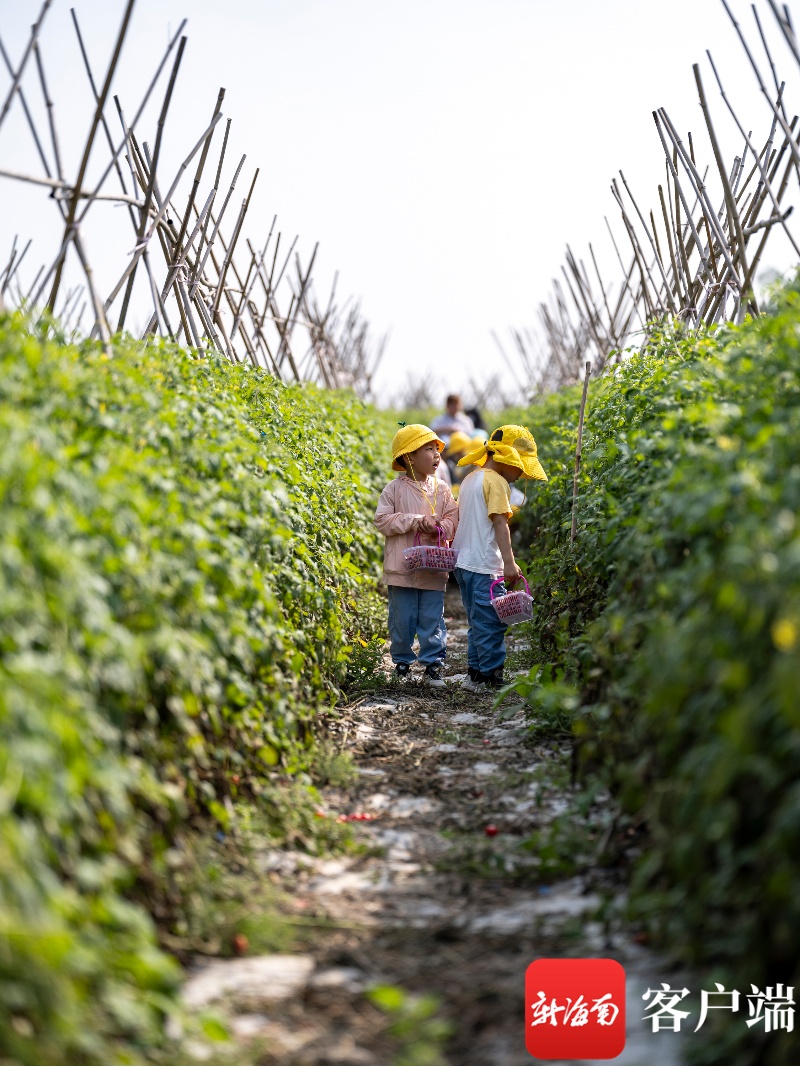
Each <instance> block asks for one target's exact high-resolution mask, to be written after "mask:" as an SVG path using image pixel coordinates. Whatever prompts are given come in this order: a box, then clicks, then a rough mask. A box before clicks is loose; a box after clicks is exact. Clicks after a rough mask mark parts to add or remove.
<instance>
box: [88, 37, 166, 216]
mask: <svg viewBox="0 0 800 1067" xmlns="http://www.w3.org/2000/svg"><path fill="white" fill-rule="evenodd" d="M185 25H186V19H183V20H182V21H181V24H180V26H178V29H177V31H176V32H175V34H174V35H173V37H172V39H171V40H170V42H169V43H168V45H167V49H166V51H165V53H164V55H163V56H162V57H161V62H160V63H159V64H158V67H157V68H156V72H155V74H154V75H153V77H152V79H151V80H150V84H149V86H148V87H147V91H146V92H145V94H144V97H143V98H142V101H141V103H140V104H139V107H138V109H137V111H136V114H135V115H134V116H133V119H132V120H131V124H130V130H131V131H133V130H134V129H135V128H136V123H137V122H138V121H139V119H140V118H141V116H142V112H143V111H144V109H145V107H146V106H147V102H148V101H149V99H150V97H151V95H152V92H153V90H154V89H155V87H156V83H157V82H158V79H159V77H160V76H161V71H162V70H163V69H164V67H165V66H166V63H167V60H168V59H169V57H170V55H171V54H172V49H173V48H174V47H175V45H176V43H177V42H178V40H179V38H180V36H181V33H182V32H183V28H184V26H185ZM115 100H116V98H115ZM117 107H118V108H119V103H118V102H117ZM126 129H127V127H123V137H122V140H121V141H120V143H119V144H118V145H117V147H116V149H115V150H114V152H113V154H112V156H111V159H110V161H109V163H108V165H107V166H106V169H105V170H104V171H103V173H102V174H101V175H100V178H99V179H98V182H97V185H95V187H94V193H93V194H92V195H91V196H90V197H88V198H87V199H88V201H89V202H88V203H87V205H86V207H85V208H84V209H83V211H82V212H81V214H80V215H79V216H78V222H79V223H80V222H83V219H84V217H85V216H86V212H87V211H88V210H89V208H90V207H91V206H92V203H93V201H94V200H95V199H97V196H98V194H99V192H100V190H101V189H102V187H103V185H104V184H105V180H106V178H107V177H108V176H109V174H110V173H111V171H112V170H113V168H114V166H115V163H116V160H117V158H118V157H119V154H120V153H121V152H122V150H123V149H124V148H125V147H126V146H127V144H128V136H127V132H126Z"/></svg>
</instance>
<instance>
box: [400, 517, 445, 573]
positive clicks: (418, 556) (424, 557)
mask: <svg viewBox="0 0 800 1067" xmlns="http://www.w3.org/2000/svg"><path fill="white" fill-rule="evenodd" d="M436 536H437V538H438V541H439V543H438V545H421V544H420V540H421V537H420V534H419V532H418V533H417V535H416V536H415V538H414V545H413V547H412V548H404V549H403V555H404V556H405V561H406V567H408V569H409V570H410V571H452V570H453V569H454V568H455V567H456V565H457V561H458V549H457V548H448V547H447V542H446V541H445V543H444V545H443V544H442V528H441V526H437V527H436Z"/></svg>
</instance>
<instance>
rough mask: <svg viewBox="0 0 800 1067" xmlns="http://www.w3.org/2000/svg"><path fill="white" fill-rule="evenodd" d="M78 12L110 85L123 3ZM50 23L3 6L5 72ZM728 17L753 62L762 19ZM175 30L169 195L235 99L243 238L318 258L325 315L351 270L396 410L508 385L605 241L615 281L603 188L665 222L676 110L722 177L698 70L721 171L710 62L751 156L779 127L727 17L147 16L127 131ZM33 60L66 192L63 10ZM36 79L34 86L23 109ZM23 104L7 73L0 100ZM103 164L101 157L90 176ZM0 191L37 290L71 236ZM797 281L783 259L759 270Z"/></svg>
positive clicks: (408, 12) (497, 5) (5, 0)
mask: <svg viewBox="0 0 800 1067" xmlns="http://www.w3.org/2000/svg"><path fill="white" fill-rule="evenodd" d="M73 3H74V6H75V8H76V10H77V13H78V17H79V19H80V21H81V26H82V29H83V32H84V34H85V37H86V40H87V47H88V50H89V53H90V56H91V58H92V62H93V64H94V66H95V71H96V77H97V78H98V80H102V76H103V75H104V73H105V69H106V66H107V63H108V58H109V54H110V50H111V47H112V45H113V41H114V38H115V35H116V32H117V30H118V27H119V22H120V19H121V16H122V11H123V6H124V5H123V2H122V0H73ZM39 6H40V5H39V2H38V0H36V2H28V0H13V2H12V0H0V33H2V38H3V43H4V44H5V46H6V49H7V50H8V52H9V53H10V56H11V58H12V62H14V63H15V64H16V63H17V62H18V60H19V57H20V55H21V51H22V48H23V47H24V42H25V39H26V34H27V29H28V26H29V25H30V24H31V23H32V22H33V21H34V19H35V18H36V15H37V14H38V10H39ZM732 7H733V9H734V11H735V12H736V13H737V16H738V17H739V19H740V20H741V21H742V24H743V25H745V26H746V27H747V31H748V38H749V40H750V41H751V43H752V45H753V47H754V48H755V46H756V43H757V41H758V37H757V33H756V32H755V30H754V23H753V20H752V15H751V13H750V7H749V3H746V2H743V0H732ZM759 12H760V15H761V17H762V21H763V23H764V25H765V27H766V28H767V30H768V34H769V39H770V42H771V43H772V44H774V49H775V56H776V58H777V61H778V66H779V72H780V73H781V75H782V76H783V77H786V78H787V79H788V81H789V84H790V88H789V89H788V90H787V101H788V109H789V112H790V115H791V114H792V113H793V110H792V109H793V107H797V106H798V105H800V92H798V89H797V83H798V77H797V70H798V68H797V64H796V63H795V61H794V60H793V59H792V58H791V56H790V54H789V52H788V49H787V48H786V47H785V45H784V43H783V41H782V40H781V39H780V37H779V35H778V32H777V27H776V26H775V23H774V19H773V17H772V15H771V13H770V12H769V8H768V6H767V4H766V3H765V2H764V0H759ZM183 16H187V17H188V19H189V23H188V27H187V31H186V32H187V33H188V37H189V41H188V46H187V50H186V54H185V57H184V61H183V66H182V68H181V72H180V75H179V79H178V88H177V91H176V95H175V98H174V101H173V104H172V107H171V110H170V114H169V119H168V129H167V138H166V143H167V146H168V147H167V152H166V158H165V162H164V171H163V173H164V175H165V176H168V175H171V174H172V173H174V170H175V167H176V166H177V163H178V162H179V161H180V159H181V158H182V156H183V155H184V154H185V153H186V151H188V148H189V147H190V146H191V145H192V144H193V143H194V141H195V140H196V139H197V137H198V136H199V135H200V133H202V130H203V129H204V127H205V125H206V123H207V121H208V118H209V116H210V114H211V112H212V110H213V106H214V101H215V99H216V94H217V90H218V88H219V86H221V85H223V86H225V88H226V90H227V95H226V98H225V104H224V114H225V116H226V118H227V117H231V118H232V119H233V127H232V138H233V140H232V144H231V150H230V152H229V159H230V160H234V161H235V159H236V158H238V155H240V154H241V153H242V152H247V154H248V160H247V164H246V168H245V171H244V177H243V178H242V179H241V183H242V185H243V186H244V185H245V184H246V183H249V180H250V177H251V176H252V169H253V167H254V166H256V165H258V166H260V167H261V176H260V178H259V185H258V186H257V189H256V195H255V197H254V201H253V204H252V207H251V212H250V216H249V218H248V222H247V225H246V232H247V233H248V235H249V236H251V239H252V241H253V244H254V245H259V244H263V240H264V237H265V236H266V232H267V230H268V228H269V224H270V222H271V219H272V216H273V214H275V213H277V215H278V226H279V227H280V228H281V230H282V231H283V232H284V234H285V235H288V237H289V239H291V238H292V237H293V236H294V235H295V234H299V235H300V243H299V247H300V249H301V254H302V258H303V260H304V261H305V260H306V259H307V257H308V255H309V254H310V252H311V249H312V248H313V246H314V243H315V242H316V241H319V242H320V252H319V256H318V267H317V269H316V271H315V277H316V279H317V289H318V293H319V296H320V299H321V300H322V299H324V298H325V297H326V296H327V291H328V288H329V285H330V280H331V279H332V276H333V273H334V271H335V270H337V269H338V270H339V273H340V283H339V293H340V295H341V296H346V295H348V294H353V295H354V296H355V297H356V298H358V299H360V301H361V305H362V309H363V311H364V313H365V314H366V316H367V318H368V319H369V320H370V322H371V324H372V330H373V333H374V334H375V335H376V336H377V335H379V334H381V333H383V332H384V331H386V330H391V339H390V342H389V345H388V348H387V351H386V356H385V358H384V362H383V365H382V367H381V371H380V373H379V376H378V387H379V391H380V394H381V396H382V398H383V399H384V400H390V399H391V398H392V397H393V396H394V395H396V394H397V392H398V390H399V389H400V388H401V386H402V385H403V383H404V382H405V380H406V379H407V377H408V376H409V374H410V375H413V376H419V375H422V376H428V375H432V376H433V377H434V379H435V380H436V381H437V384H438V385H439V386H440V387H441V390H442V392H443V393H444V392H447V391H451V390H455V391H458V390H461V391H462V392H463V393H464V394H465V399H467V400H468V399H469V392H470V388H469V379H470V376H474V377H475V378H477V379H479V380H481V379H484V378H485V377H486V376H487V374H488V373H491V372H494V371H503V372H504V376H505V377H506V378H508V375H507V374H505V371H504V367H503V366H502V363H501V362H500V359H499V356H498V354H497V350H496V348H495V346H494V343H493V341H492V339H491V336H490V331H491V330H492V329H494V330H496V331H497V332H498V333H499V334H501V335H503V334H504V333H505V332H506V330H507V328H508V326H509V325H515V326H519V327H525V326H530V325H532V324H533V323H534V322H535V320H536V308H537V305H538V303H539V302H540V301H541V300H543V299H545V298H546V297H547V294H548V290H549V287H550V279H551V278H552V277H553V276H554V275H555V274H557V273H558V272H559V270H560V266H561V263H562V262H563V257H564V248H565V245H566V244H567V243H568V242H569V243H570V245H571V246H572V248H573V250H574V251H575V252H576V254H577V255H579V256H584V257H586V256H587V255H588V253H587V247H588V242H589V241H592V242H593V244H594V246H595V250H596V252H597V253H598V254H599V256H600V257H601V262H602V264H603V265H604V269H607V270H608V274H609V276H612V275H613V277H614V280H615V281H616V278H617V274H618V271H615V270H614V269H613V267H614V263H615V260H614V256H613V249H612V248H611V245H610V242H609V240H608V237H607V233H606V228H605V223H604V221H603V216H604V215H608V217H609V219H610V220H611V221H612V224H613V225H614V227H615V230H616V232H617V239H618V242H619V243H620V244H621V247H622V241H623V240H624V238H623V233H622V230H621V227H620V225H619V223H618V221H617V220H618V211H617V210H616V208H615V204H614V201H613V199H612V197H611V194H610V192H609V183H610V180H611V178H612V177H613V176H614V175H616V174H617V172H618V170H619V168H622V169H623V171H624V172H625V176H626V178H627V179H628V181H629V183H630V184H631V186H632V188H633V190H634V192H635V194H636V195H637V196H638V197H640V202H641V204H642V205H643V206H644V205H646V206H647V207H648V208H649V207H650V206H653V207H656V206H657V189H656V186H657V183H658V182H659V181H663V174H664V170H663V167H664V163H663V154H662V152H661V148H660V144H659V142H658V137H657V134H656V131H655V127H654V125H653V120H652V117H651V112H652V110H653V109H654V108H656V107H658V106H664V107H666V109H667V111H668V112H669V114H670V116H671V118H672V120H673V122H674V123H675V125H676V126H678V127H679V128H680V129H681V130H682V131H684V132H685V131H686V130H689V129H691V130H692V131H693V133H695V135H696V136H697V140H698V150H699V151H700V153H701V156H702V157H703V159H704V160H706V161H707V162H709V163H712V166H713V160H712V157H711V153H710V150H709V149H708V148H707V147H706V142H705V139H704V138H701V136H700V135H701V133H702V132H703V119H702V114H701V112H700V108H699V106H698V104H697V94H696V89H695V84H694V78H693V75H692V69H691V68H692V63H693V62H702V69H703V76H704V81H705V85H706V91H707V94H708V96H709V99H710V101H711V106H712V109H713V114H714V118H715V123H717V128H718V132H719V134H720V136H721V137H722V140H723V145H724V147H725V152H726V159H727V162H728V165H730V163H731V162H732V160H733V155H734V153H735V152H738V151H740V147H741V146H740V138H739V136H738V134H736V135H735V136H733V135H732V129H733V128H732V123H731V121H730V120H729V119H728V117H727V113H726V112H725V109H724V105H723V104H722V101H721V99H720V97H719V95H718V92H717V90H716V86H715V85H714V83H713V76H712V74H711V71H710V69H709V67H708V64H707V61H706V59H705V48H706V47H710V48H711V49H712V52H713V54H714V57H715V60H716V61H717V63H718V67H719V68H720V72H721V75H722V78H723V81H724V82H725V83H726V88H727V89H728V92H729V95H730V96H731V98H732V101H733V102H734V104H735V105H736V106H737V109H738V108H741V111H742V115H743V117H745V116H746V117H747V123H748V125H751V126H752V128H753V129H754V131H755V134H754V139H755V140H756V141H758V142H759V144H763V141H764V140H765V139H766V134H767V131H768V128H769V123H770V112H769V110H768V108H767V105H766V103H765V102H764V101H763V100H762V98H761V97H760V94H759V92H758V88H757V85H756V82H755V79H754V77H753V75H752V73H751V71H750V68H749V66H748V65H747V63H746V59H745V57H744V53H743V52H742V50H741V47H740V45H739V44H738V42H737V40H736V38H735V35H734V32H733V29H732V27H731V25H730V23H729V22H728V19H727V16H726V15H725V12H724V9H723V7H722V4H721V3H720V0H647V2H643V0H603V3H598V2H597V0H572V2H571V3H556V2H554V0H491V2H490V0H225V2H224V3H220V2H219V0H215V2H213V3H212V2H211V0H138V2H137V4H136V7H135V9H134V15H133V21H132V25H131V28H130V30H129V34H128V40H127V42H126V46H125V53H124V62H123V64H122V67H121V68H120V71H119V76H118V78H117V80H116V81H115V84H114V91H117V92H119V93H120V95H121V97H122V101H123V106H124V107H125V110H126V113H127V114H128V116H130V114H131V113H132V112H133V111H134V110H135V108H136V107H137V106H138V103H139V99H140V96H141V93H142V91H143V88H144V86H145V85H146V84H147V82H148V81H149V78H150V72H151V71H152V70H153V68H154V66H155V64H156V62H157V61H158V58H160V55H161V52H162V49H163V47H164V46H165V44H166V41H167V39H168V35H169V33H170V32H174V31H175V29H176V28H177V25H178V23H179V21H180V19H181V18H182V17H183ZM796 21H798V22H800V11H797V12H796ZM751 27H753V29H751ZM42 54H43V57H44V61H45V69H46V71H47V75H48V80H49V84H50V92H51V96H52V97H53V99H54V101H55V105H56V107H55V118H56V123H57V127H58V132H59V139H60V142H61V146H62V153H63V156H64V158H65V169H66V171H67V172H68V173H70V174H72V173H74V172H75V171H76V170H77V164H78V159H79V156H80V151H81V148H82V146H83V142H84V139H85V136H86V133H87V131H88V128H89V125H90V122H91V118H92V112H93V108H92V103H91V99H90V97H89V94H88V89H87V88H86V85H85V81H86V79H85V74H84V72H83V68H82V66H81V65H80V59H79V55H78V52H77V46H76V43H75V35H74V31H73V29H72V25H71V21H70V17H69V3H68V0H54V4H53V8H52V10H51V12H50V14H49V15H48V17H47V20H46V22H45V29H44V33H43V36H42ZM762 55H763V53H759V59H760V58H761V56H762ZM764 72H765V74H766V75H768V74H769V71H768V68H766V65H764ZM32 74H33V68H31V70H30V71H29V75H28V77H27V79H26V81H25V83H24V84H25V86H26V92H27V93H28V95H29V96H30V97H32V98H33V97H34V96H35V95H36V94H35V90H36V88H37V84H36V82H35V81H33V80H31V75H32ZM9 85H10V79H8V77H7V75H6V74H5V72H4V71H2V70H0V97H2V98H3V99H4V98H5V94H6V92H7V90H8V86H9ZM162 92H163V89H159V90H158V91H157V93H156V97H157V105H160V100H161V96H162ZM37 105H38V99H37ZM40 113H41V114H42V115H44V112H43V111H41V112H40ZM112 114H113V111H112ZM155 115H156V110H155V108H152V109H151V110H150V111H149V112H148V114H147V116H146V118H147V122H146V123H145V125H144V126H143V130H147V131H149V140H150V141H151V143H152V140H153V139H154V133H155V131H154V126H155ZM40 128H41V130H42V131H45V130H46V126H45V120H44V118H43V119H42V124H41V127H40ZM143 136H145V135H144V134H143ZM101 147H102V148H104V146H101ZM105 158H107V157H105ZM105 158H104V156H103V151H101V148H100V147H98V150H97V161H98V162H100V161H102V162H103V163H104V162H105ZM0 167H6V168H9V169H16V170H26V171H28V172H31V173H35V174H41V167H40V165H39V164H38V162H37V161H36V159H35V156H34V154H33V149H32V145H31V140H30V137H29V135H28V134H27V132H26V130H25V128H24V127H23V126H22V124H21V121H20V113H19V105H18V104H15V108H14V112H13V113H12V115H10V116H9V119H8V121H7V122H6V124H5V125H4V126H3V127H2V129H0ZM191 169H192V168H190V172H191ZM159 170H160V172H161V168H159ZM161 180H162V184H165V179H164V178H162V179H161ZM189 181H190V178H189ZM187 187H188V182H187ZM0 190H2V194H3V201H2V204H3V211H2V217H0V260H2V262H3V265H4V264H5V261H6V258H7V255H8V250H9V249H10V245H11V240H12V238H13V235H14V233H19V234H20V235H21V236H22V237H23V238H24V239H25V238H27V237H28V236H33V237H34V238H35V244H34V247H33V248H32V249H31V251H30V252H29V253H28V255H29V257H30V259H29V264H28V266H29V267H30V268H34V266H37V267H38V265H39V263H41V262H44V261H45V260H46V261H47V262H49V261H50V260H51V259H52V256H53V254H54V251H55V249H56V248H57V246H58V240H59V237H60V229H59V227H58V225H57V223H58V218H59V217H58V213H57V212H56V209H55V207H54V206H53V205H52V204H51V203H49V202H48V199H47V193H46V192H45V191H44V190H41V189H34V188H33V187H28V188H26V189H23V187H21V186H20V185H19V184H17V183H11V182H9V181H8V180H6V179H0ZM123 232H125V236H124V238H123V239H122V246H119V244H118V243H117V244H116V245H115V246H114V249H113V250H112V248H111V247H110V245H111V244H112V242H111V241H110V238H109V237H108V235H107V234H105V233H104V232H103V231H100V232H93V233H91V234H89V235H87V244H90V245H91V248H90V258H91V260H92V262H93V264H95V269H96V270H98V271H102V270H103V269H104V268H106V267H107V269H108V271H109V274H108V277H109V279H110V281H111V282H112V283H113V281H114V280H116V277H117V276H118V275H119V273H120V269H121V266H124V264H125V261H126V259H125V257H126V255H127V253H128V252H129V251H130V248H131V247H132V239H131V236H130V230H129V228H128V230H127V231H123ZM126 242H127V243H126ZM37 253H38V255H37ZM625 255H626V257H627V251H626V252H625ZM789 261H790V260H789V257H788V256H787V253H786V250H785V248H783V247H782V246H781V245H780V243H779V242H776V243H775V245H774V251H770V250H769V249H768V257H767V261H766V262H764V264H763V267H764V268H767V267H777V268H780V269H784V268H785V267H787V266H788V265H789ZM28 273H29V275H30V276H31V278H32V274H33V269H30V270H29V271H28ZM109 287H110V285H109V286H107V287H106V288H109Z"/></svg>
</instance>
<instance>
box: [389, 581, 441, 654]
mask: <svg viewBox="0 0 800 1067" xmlns="http://www.w3.org/2000/svg"><path fill="white" fill-rule="evenodd" d="M389 637H390V639H391V644H390V645H389V651H390V652H391V654H392V662H393V663H409V664H410V663H414V661H415V660H416V659H417V656H415V654H414V649H413V648H412V647H411V646H412V645H413V644H414V638H415V637H418V638H419V662H420V663H424V664H425V666H426V667H427V666H428V664H430V663H439V662H441V660H443V659H444V657H445V655H446V653H447V627H446V626H445V623H444V591H443V590H439V589H409V588H407V587H406V586H404V585H390V586H389Z"/></svg>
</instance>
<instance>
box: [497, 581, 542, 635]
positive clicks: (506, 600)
mask: <svg viewBox="0 0 800 1067" xmlns="http://www.w3.org/2000/svg"><path fill="white" fill-rule="evenodd" d="M522 580H523V582H525V592H524V593H523V592H522V590H521V589H520V590H518V591H516V592H511V593H504V594H503V595H502V596H495V595H494V587H495V586H496V585H499V584H500V583H501V582H502V581H503V579H502V578H496V579H495V581H493V582H492V584H491V585H490V586H489V599H490V600H491V602H492V607H493V608H494V610H495V611H496V612H497V617H498V618H499V619H501V620H502V621H503V622H504V623H506V625H508V626H510V625H511V624H512V623H514V622H530V621H531V619H532V618H533V597H532V596H531V591H530V588H529V587H528V582H527V580H526V578H525V576H524V575H523V576H522Z"/></svg>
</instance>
